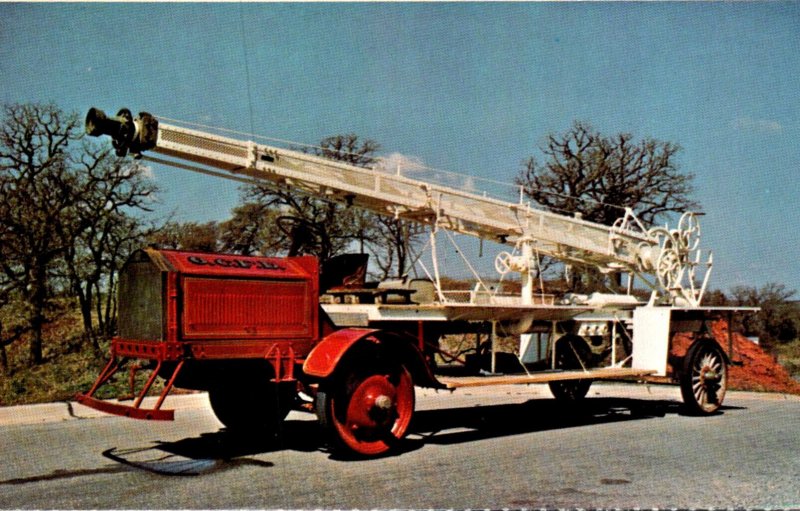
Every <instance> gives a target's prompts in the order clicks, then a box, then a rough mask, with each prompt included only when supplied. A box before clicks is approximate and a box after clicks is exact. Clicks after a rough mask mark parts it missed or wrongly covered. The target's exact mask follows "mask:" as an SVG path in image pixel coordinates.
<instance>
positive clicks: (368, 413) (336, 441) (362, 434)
mask: <svg viewBox="0 0 800 511" xmlns="http://www.w3.org/2000/svg"><path fill="white" fill-rule="evenodd" d="M316 407H317V416H318V418H319V421H320V424H321V425H322V428H323V429H324V431H325V433H326V436H327V440H328V445H329V447H330V448H331V449H332V450H333V451H334V452H336V453H338V454H344V455H356V456H363V457H370V456H378V455H381V454H384V453H386V452H388V451H390V450H391V449H394V448H396V447H397V446H398V445H399V443H400V441H401V440H402V438H403V437H404V436H405V434H406V433H407V432H408V428H409V425H410V424H411V419H412V417H413V415H414V383H413V381H412V378H411V374H410V373H409V372H408V370H407V369H406V368H405V367H404V366H403V365H400V364H397V363H388V362H384V363H372V364H370V362H368V361H367V362H364V363H361V364H355V363H351V364H348V365H346V366H345V367H343V368H342V371H340V372H339V374H338V375H337V376H336V377H334V378H333V379H332V380H331V381H329V382H326V383H325V384H324V385H321V386H320V390H319V392H318V393H317V400H316Z"/></svg>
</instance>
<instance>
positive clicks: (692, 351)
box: [680, 339, 728, 415]
mask: <svg viewBox="0 0 800 511" xmlns="http://www.w3.org/2000/svg"><path fill="white" fill-rule="evenodd" d="M680 385H681V395H682V396H683V402H684V404H685V405H686V408H687V410H688V412H689V413H691V414H693V415H711V414H713V413H715V412H717V410H719V408H720V406H722V401H723V399H724V398H725V391H726V390H727V388H728V364H727V361H726V358H725V354H724V353H723V351H722V348H720V347H719V345H718V344H717V343H716V342H715V341H713V340H710V339H700V340H697V341H695V342H694V344H692V345H691V347H690V348H689V351H687V352H686V356H685V358H684V361H683V371H682V373H681V379H680Z"/></svg>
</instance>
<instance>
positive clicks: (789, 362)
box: [772, 339, 800, 381]
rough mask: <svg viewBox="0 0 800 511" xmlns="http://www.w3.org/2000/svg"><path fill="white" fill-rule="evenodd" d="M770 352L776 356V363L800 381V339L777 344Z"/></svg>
mask: <svg viewBox="0 0 800 511" xmlns="http://www.w3.org/2000/svg"><path fill="white" fill-rule="evenodd" d="M772 353H773V354H774V355H775V356H776V357H777V358H778V363H779V364H780V365H782V366H783V367H784V368H786V370H787V371H788V372H789V374H790V375H792V378H794V379H795V380H798V381H800V339H795V340H794V341H791V342H787V343H782V344H777V345H775V346H774V347H773V348H772Z"/></svg>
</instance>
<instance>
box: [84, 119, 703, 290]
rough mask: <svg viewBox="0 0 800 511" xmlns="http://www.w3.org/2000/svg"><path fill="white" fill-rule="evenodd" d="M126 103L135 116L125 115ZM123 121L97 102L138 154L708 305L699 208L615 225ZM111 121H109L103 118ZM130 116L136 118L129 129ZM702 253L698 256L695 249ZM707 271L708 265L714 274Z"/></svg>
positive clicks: (97, 130) (120, 140)
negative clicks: (659, 223) (666, 220)
mask: <svg viewBox="0 0 800 511" xmlns="http://www.w3.org/2000/svg"><path fill="white" fill-rule="evenodd" d="M123 112H127V116H125V115H121V114H123ZM114 121H116V122H119V124H120V126H121V127H119V128H118V127H117V126H116V125H110V126H109V125H107V124H108V122H109V119H108V118H106V117H105V114H103V113H102V111H100V110H97V109H92V110H90V112H89V115H87V132H88V133H89V134H92V135H101V134H108V135H111V136H112V138H114V141H115V144H114V145H115V147H117V148H118V154H120V149H119V147H123V149H126V148H130V151H131V152H132V153H134V154H141V153H142V152H144V151H147V150H152V151H153V152H156V153H159V154H162V155H164V156H168V157H170V158H171V159H168V160H165V159H161V158H152V157H150V158H149V159H151V160H153V161H157V162H160V163H165V164H168V165H172V166H177V167H181V168H185V169H189V170H194V171H199V172H205V173H209V172H211V171H210V170H209V169H208V168H211V169H215V172H212V173H214V174H216V175H219V176H221V177H226V178H230V179H235V180H248V181H249V180H255V181H257V182H259V183H265V182H268V183H271V185H272V186H275V187H279V188H285V189H291V190H293V191H298V192H302V193H305V194H308V195H310V196H313V197H318V198H322V199H326V200H331V201H336V202H341V203H346V204H348V205H354V206H357V207H360V208H364V209H367V210H370V211H373V212H376V213H379V214H383V215H391V216H394V217H397V218H403V219H407V220H411V221H415V222H419V223H423V224H427V225H431V226H435V227H437V228H444V229H449V230H452V231H455V232H458V233H463V234H469V235H473V236H477V237H479V238H482V239H488V240H493V241H496V242H500V243H506V244H510V245H516V244H517V243H518V242H524V243H533V248H534V249H535V251H536V252H537V253H539V254H541V255H549V256H553V257H555V258H558V259H560V260H562V261H565V262H568V263H577V264H586V265H594V266H596V267H598V268H600V269H601V270H603V271H626V272H631V273H635V274H638V275H642V276H645V275H648V274H655V275H656V276H657V283H653V284H652V285H653V287H655V288H660V289H658V290H659V291H660V295H661V296H662V297H663V298H665V299H667V300H669V301H672V302H674V301H675V300H678V299H680V300H683V301H685V302H688V303H689V304H690V305H698V304H699V301H700V298H701V295H702V291H703V290H704V288H705V281H704V282H703V285H702V287H697V286H696V285H695V283H694V270H695V268H696V267H697V266H698V265H699V264H700V261H699V252H697V241H698V240H697V237H698V235H699V226H698V224H697V220H696V217H695V216H694V215H691V214H686V215H684V217H682V219H681V225H679V228H678V229H676V230H672V231H670V230H667V229H665V228H654V229H647V228H645V226H643V225H642V224H641V223H640V222H639V221H638V220H637V219H636V217H635V216H634V215H633V213H632V211H628V212H627V213H626V214H625V216H624V217H622V218H621V219H620V220H619V221H618V222H617V223H616V224H615V225H614V226H606V225H603V224H597V223H593V222H588V221H585V220H582V219H580V218H576V217H573V216H568V215H561V214H556V213H552V212H548V211H543V210H539V209H535V208H533V207H531V205H530V202H523V201H522V199H521V201H520V202H508V201H503V200H498V199H495V198H492V197H486V196H483V195H479V194H475V193H470V192H467V191H463V190H458V189H455V188H451V187H446V186H442V185H439V184H434V183H428V182H425V181H420V180H415V179H409V178H407V177H404V176H401V175H396V174H392V173H389V172H386V171H384V170H379V169H373V168H364V167H359V166H356V165H351V164H348V163H344V162H339V161H334V160H330V159H326V158H322V157H318V156H314V155H310V154H307V153H303V152H301V151H293V150H287V149H283V148H278V147H273V146H269V145H265V144H258V143H255V142H253V141H250V140H241V139H236V138H230V137H226V136H220V135H217V134H214V133H209V132H205V131H199V130H195V129H187V128H183V127H179V126H174V125H170V124H166V123H159V122H157V121H156V120H155V118H154V117H152V116H150V115H149V114H146V113H140V114H139V117H137V118H136V119H135V120H133V121H131V120H130V112H129V111H128V110H125V109H123V110H121V111H120V114H118V117H117V118H112V121H111V122H114ZM102 123H106V125H103V126H100V127H98V125H100V124H102ZM126 123H128V124H129V126H128V128H127V129H123V128H125V126H126ZM119 133H122V134H121V135H120V134H119ZM131 133H132V134H131ZM125 137H127V138H125ZM126 142H127V144H128V145H127V146H126V145H125V143H126ZM122 152H123V154H124V153H125V152H126V150H125V151H122ZM176 160H177V161H176ZM185 162H191V163H192V164H196V165H202V166H203V167H198V166H196V165H187V164H186V163H185ZM204 167H207V168H204ZM218 171H222V172H218ZM693 254H694V255H696V256H697V257H694V258H693V257H692V255H693ZM707 276H708V272H706V280H707ZM687 277H689V280H690V281H691V284H689V285H688V286H687V285H684V284H683V281H685V280H686V278H687ZM645 282H647V279H645Z"/></svg>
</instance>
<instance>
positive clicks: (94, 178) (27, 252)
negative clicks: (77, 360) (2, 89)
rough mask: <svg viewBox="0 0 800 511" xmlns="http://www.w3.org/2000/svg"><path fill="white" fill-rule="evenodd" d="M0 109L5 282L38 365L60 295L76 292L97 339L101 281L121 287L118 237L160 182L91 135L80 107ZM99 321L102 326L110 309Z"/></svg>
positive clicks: (0, 241) (0, 235)
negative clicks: (45, 332)
mask: <svg viewBox="0 0 800 511" xmlns="http://www.w3.org/2000/svg"><path fill="white" fill-rule="evenodd" d="M2 114H3V116H2V121H1V122H0V192H2V196H3V197H4V199H5V200H4V201H2V203H0V219H2V224H0V225H1V227H0V274H2V278H0V282H2V284H0V285H2V288H3V293H4V294H7V293H13V294H14V295H15V296H16V297H18V298H19V301H20V302H21V303H22V304H23V306H24V307H25V308H26V312H25V316H26V318H27V320H26V321H27V326H26V327H24V328H25V330H27V331H28V332H29V333H30V336H31V340H30V348H29V355H30V356H29V360H30V363H31V364H39V363H41V362H42V327H43V326H44V324H45V322H46V321H47V313H48V311H49V310H52V309H53V298H54V297H56V296H57V295H58V294H66V293H68V294H69V295H72V296H76V297H77V298H78V301H79V304H80V308H81V312H82V313H83V318H84V328H85V331H86V335H87V337H88V338H91V339H92V340H93V342H94V344H95V347H98V346H97V342H96V338H95V337H94V333H95V329H94V328H93V325H92V313H93V312H101V313H102V312H103V310H105V309H96V307H95V306H97V305H98V302H97V301H96V300H97V299H99V298H100V295H101V287H102V286H101V285H102V284H109V285H111V286H112V287H113V282H114V275H113V274H110V273H109V272H110V271H111V270H112V268H114V267H115V265H116V264H117V260H116V259H115V257H119V254H118V253H117V252H116V250H117V249H118V247H119V246H120V244H119V239H124V238H126V237H130V236H131V235H132V234H133V233H134V232H135V229H134V228H133V224H132V220H131V218H132V217H131V216H130V213H131V211H133V210H136V209H139V210H142V209H147V207H146V206H147V204H148V201H149V200H150V197H151V196H152V195H153V194H154V193H155V191H156V189H155V187H154V186H153V185H152V184H151V183H149V182H148V181H147V180H146V179H143V177H142V169H141V168H140V167H138V166H137V165H136V164H130V163H127V162H126V163H123V162H121V161H120V160H118V159H117V158H115V157H112V156H111V152H110V150H108V149H107V148H102V147H98V146H95V145H92V144H91V143H90V142H88V141H87V140H85V139H84V138H83V132H82V131H83V130H82V125H81V123H80V122H79V118H78V116H77V115H76V114H74V113H65V112H63V111H62V110H60V109H59V108H58V107H57V106H55V105H53V104H24V105H5V106H3V110H2ZM114 245H116V246H117V248H114ZM110 293H111V291H107V292H106V299H107V300H108V295H109V294H110ZM107 303H108V302H107ZM108 310H109V311H110V308H109V309H108ZM98 321H100V323H101V327H104V325H105V324H106V323H108V316H104V315H102V314H100V315H98ZM100 330H104V328H100Z"/></svg>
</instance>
